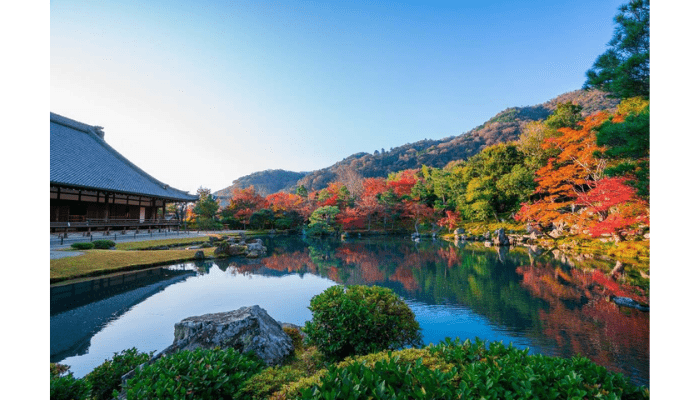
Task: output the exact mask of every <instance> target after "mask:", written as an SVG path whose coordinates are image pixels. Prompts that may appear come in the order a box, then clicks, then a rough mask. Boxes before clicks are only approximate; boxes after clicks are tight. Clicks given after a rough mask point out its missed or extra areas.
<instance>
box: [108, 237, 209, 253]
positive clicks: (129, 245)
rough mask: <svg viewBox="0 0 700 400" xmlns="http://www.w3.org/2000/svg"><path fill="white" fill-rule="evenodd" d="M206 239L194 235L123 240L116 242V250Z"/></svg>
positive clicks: (197, 242) (198, 242) (206, 238)
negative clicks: (131, 240) (132, 240)
mask: <svg viewBox="0 0 700 400" xmlns="http://www.w3.org/2000/svg"><path fill="white" fill-rule="evenodd" d="M212 236H213V235H212ZM208 241H209V237H208V236H196V237H187V238H176V239H159V240H144V241H140V242H123V243H119V242H117V244H116V248H117V250H143V249H147V248H149V247H158V246H171V245H174V244H177V245H187V244H191V245H195V244H201V243H205V242H208Z"/></svg>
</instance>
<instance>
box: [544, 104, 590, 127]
mask: <svg viewBox="0 0 700 400" xmlns="http://www.w3.org/2000/svg"><path fill="white" fill-rule="evenodd" d="M581 110H583V107H582V106H580V105H578V104H574V103H572V102H570V101H568V102H566V103H558V104H557V108H556V109H555V110H554V112H553V113H552V115H550V116H549V117H547V119H546V120H545V121H544V125H545V126H546V127H547V128H550V129H554V130H557V129H559V128H571V129H578V128H579V126H578V123H579V122H581V121H583V116H581Z"/></svg>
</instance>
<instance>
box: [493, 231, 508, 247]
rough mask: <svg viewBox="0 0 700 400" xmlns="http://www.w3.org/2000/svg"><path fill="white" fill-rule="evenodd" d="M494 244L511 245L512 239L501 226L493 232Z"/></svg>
mask: <svg viewBox="0 0 700 400" xmlns="http://www.w3.org/2000/svg"><path fill="white" fill-rule="evenodd" d="M493 244H494V245H496V246H508V245H510V240H508V236H507V235H506V231H505V229H503V228H500V229H498V230H496V231H494V232H493Z"/></svg>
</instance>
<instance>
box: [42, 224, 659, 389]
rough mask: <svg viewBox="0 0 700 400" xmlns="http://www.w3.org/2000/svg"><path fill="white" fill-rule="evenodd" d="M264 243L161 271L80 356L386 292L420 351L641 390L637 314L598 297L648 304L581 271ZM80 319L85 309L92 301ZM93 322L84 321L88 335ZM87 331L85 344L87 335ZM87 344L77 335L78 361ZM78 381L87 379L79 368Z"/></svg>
mask: <svg viewBox="0 0 700 400" xmlns="http://www.w3.org/2000/svg"><path fill="white" fill-rule="evenodd" d="M264 241H265V246H266V247H267V248H268V252H269V256H267V257H264V258H260V259H256V260H248V259H244V258H230V259H226V260H216V261H204V262H198V263H193V264H187V265H181V266H179V267H174V268H171V271H172V270H177V269H179V270H181V271H189V272H188V273H189V274H190V275H196V276H190V277H189V278H186V280H185V281H184V282H180V283H176V284H172V286H169V287H167V288H166V289H162V291H161V292H159V293H157V294H155V295H151V296H147V297H148V299H147V300H145V301H143V302H141V303H140V304H138V305H136V306H134V305H133V304H131V305H126V306H123V308H122V310H121V311H112V314H111V315H113V317H112V318H111V319H110V321H111V322H110V324H108V326H107V325H106V326H104V328H103V329H102V331H100V332H99V333H98V334H93V335H94V336H93V337H92V340H91V341H90V342H91V344H90V349H89V353H90V354H92V353H93V351H96V350H94V349H96V348H97V347H104V348H107V347H109V346H108V345H106V344H105V343H106V342H110V343H112V344H111V345H112V347H114V349H113V350H110V352H109V353H107V354H106V356H105V357H102V358H101V359H99V362H101V361H102V360H104V358H108V357H109V356H111V354H112V353H113V352H115V351H119V350H121V349H123V348H128V347H131V346H134V345H136V346H139V343H137V342H139V340H141V339H139V335H140V337H144V336H145V337H150V336H149V335H151V336H153V337H151V338H150V339H148V340H147V342H148V345H150V346H151V347H152V348H142V347H139V348H140V349H141V350H143V351H150V350H160V348H158V347H160V346H162V348H164V347H166V346H167V345H168V344H170V343H171V342H172V327H173V324H174V323H175V322H178V321H179V320H181V319H182V318H185V317H188V316H191V315H200V314H204V313H210V312H219V311H229V310H232V309H236V308H238V307H242V306H246V305H252V304H259V305H260V306H261V307H263V308H265V309H266V310H267V311H268V312H269V313H270V315H272V316H273V318H276V319H278V320H282V321H286V322H292V323H296V324H299V325H303V322H304V321H305V320H308V319H310V317H311V315H310V312H309V311H308V309H307V307H308V304H309V300H310V298H311V297H312V296H313V295H315V294H318V293H320V292H321V291H323V290H324V289H325V288H326V287H328V286H331V285H333V284H335V283H339V284H368V285H381V286H386V287H390V288H391V289H393V290H394V291H395V292H397V293H398V294H399V295H401V296H402V297H404V298H405V299H406V301H407V302H408V303H409V305H410V306H411V308H412V309H413V310H414V312H415V313H416V318H417V319H418V321H419V323H420V325H421V328H422V329H423V335H424V340H425V342H426V343H430V342H433V343H436V342H438V341H440V340H442V339H443V338H444V337H445V336H451V337H461V338H462V339H466V338H474V337H476V336H478V337H481V338H482V339H488V340H503V341H504V342H513V343H514V344H515V345H516V346H519V347H530V348H531V350H532V352H539V353H544V354H548V355H561V356H570V355H574V354H577V353H578V354H582V355H585V356H587V357H589V358H591V359H593V360H594V361H596V362H597V363H599V364H602V365H604V366H606V367H608V368H609V369H611V370H613V371H616V372H622V373H624V374H626V375H627V376H629V377H631V378H632V379H633V381H634V382H635V383H637V384H647V385H648V382H649V313H645V312H642V311H639V310H636V309H628V308H621V307H620V306H618V305H616V304H615V303H613V302H611V301H609V296H610V295H615V296H623V297H630V298H633V299H635V300H637V301H639V302H643V303H647V302H648V299H647V298H646V297H645V296H643V295H642V294H641V293H640V292H639V291H638V290H636V288H634V287H632V286H628V285H624V284H622V283H620V281H614V280H613V279H612V278H610V277H608V276H607V275H606V274H604V273H602V272H597V271H596V270H593V269H591V268H588V267H589V266H591V265H593V264H591V265H589V264H587V263H588V261H586V260H582V261H579V260H571V259H568V258H564V257H563V255H561V254H552V253H547V252H543V251H541V250H538V249H536V248H529V249H528V248H522V247H521V248H516V249H514V250H509V249H507V248H500V249H487V248H484V247H483V246H481V245H469V244H467V245H465V244H458V245H454V244H451V243H445V242H441V241H437V242H431V241H425V242H420V243H414V242H411V241H409V240H406V239H392V238H383V239H363V240H350V241H343V242H340V241H332V240H313V239H307V240H302V239H300V238H294V237H278V238H265V239H264ZM595 266H598V267H600V264H596V265H595ZM608 268H609V266H608ZM166 286H167V285H166ZM52 300H53V295H52ZM109 302H112V301H109ZM112 303H115V304H113V306H114V307H117V304H116V302H112ZM127 303H128V302H126V303H124V304H127ZM86 307H95V309H97V308H99V307H100V306H99V301H96V302H95V303H91V305H88V306H86ZM53 308H54V305H53V303H52V326H51V328H52V338H51V341H52V344H51V345H52V361H53V360H58V359H62V360H63V359H64V358H65V357H64V356H65V355H66V354H69V353H70V352H68V353H66V352H63V353H58V352H57V353H54V339H55V340H56V343H57V347H56V348H58V343H60V342H61V341H62V340H64V337H65V336H74V335H72V334H70V332H69V333H68V334H67V333H66V332H65V331H63V330H62V329H63V328H61V327H60V326H59V324H58V323H56V324H54V318H56V321H58V318H59V317H60V318H61V319H66V318H67V314H66V315H64V314H65V312H64V313H58V314H56V315H54V314H53ZM90 313H94V312H93V311H85V313H84V314H83V316H82V317H80V318H85V319H86V320H88V319H90V318H91V317H90V315H91V314H90ZM98 314H99V313H95V315H98ZM148 315H151V316H153V315H157V316H158V317H157V318H155V320H156V321H157V322H158V323H155V322H154V323H152V324H151V325H152V326H153V329H154V330H157V332H155V333H152V334H150V333H149V334H147V335H145V334H144V332H143V330H141V331H139V332H140V333H139V334H138V335H137V334H134V333H133V332H132V331H131V330H130V328H129V327H128V326H129V325H133V324H138V321H140V320H142V319H144V318H147V316H148ZM76 318H77V317H76ZM104 319H105V318H95V321H93V322H91V323H92V324H93V325H94V326H98V325H100V324H103V323H104ZM151 320H154V318H151ZM94 326H93V328H91V329H89V330H86V331H85V332H88V333H89V332H93V331H94V330H95V328H94ZM98 329H99V328H98ZM54 330H56V332H55V335H54ZM88 333H85V334H83V335H82V336H80V335H78V336H80V337H81V340H82V342H81V343H83V347H81V350H80V351H82V352H85V351H86V350H85V349H86V343H87V340H89V338H88V336H89V334H88ZM144 340H146V339H144ZM113 342H116V343H113ZM128 343H130V344H128ZM118 346H122V347H120V348H117V347H118ZM143 346H145V345H143ZM64 347H65V346H64ZM68 347H70V346H68ZM80 351H79V352H78V353H79V354H80ZM95 354H97V353H95ZM62 357H63V358H62ZM95 357H97V356H96V355H93V358H95ZM69 361H71V362H73V364H71V365H74V364H75V365H79V364H81V362H82V361H80V360H78V359H77V358H76V357H73V358H69ZM93 362H94V361H93ZM99 362H97V364H99ZM95 365H96V364H95ZM93 367H94V365H93ZM83 369H84V370H85V371H86V372H89V369H88V367H87V366H85V367H83ZM74 371H75V369H74ZM76 375H77V376H80V374H78V373H76Z"/></svg>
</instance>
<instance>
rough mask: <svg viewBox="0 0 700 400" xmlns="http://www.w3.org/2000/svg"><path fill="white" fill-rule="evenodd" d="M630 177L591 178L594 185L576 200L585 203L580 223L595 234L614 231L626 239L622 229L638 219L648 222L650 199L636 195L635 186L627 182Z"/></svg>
mask: <svg viewBox="0 0 700 400" xmlns="http://www.w3.org/2000/svg"><path fill="white" fill-rule="evenodd" d="M626 180H629V178H625V177H613V178H604V179H601V180H599V181H597V182H591V185H592V186H593V189H591V190H590V191H588V192H586V193H581V194H580V195H579V197H578V199H577V204H581V205H584V206H586V209H585V211H584V212H583V213H581V217H580V220H581V222H580V225H582V226H584V227H587V228H588V230H589V233H590V234H591V236H593V237H597V236H600V235H601V234H604V233H609V234H612V235H613V236H614V237H615V238H616V239H617V240H619V239H624V235H623V234H622V230H623V229H625V228H628V227H631V226H633V225H635V224H638V223H648V222H649V213H648V205H647V203H646V202H645V201H644V200H642V199H639V198H638V197H637V196H636V195H635V192H636V190H635V188H633V187H631V186H628V185H626V184H625V181H626Z"/></svg>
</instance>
